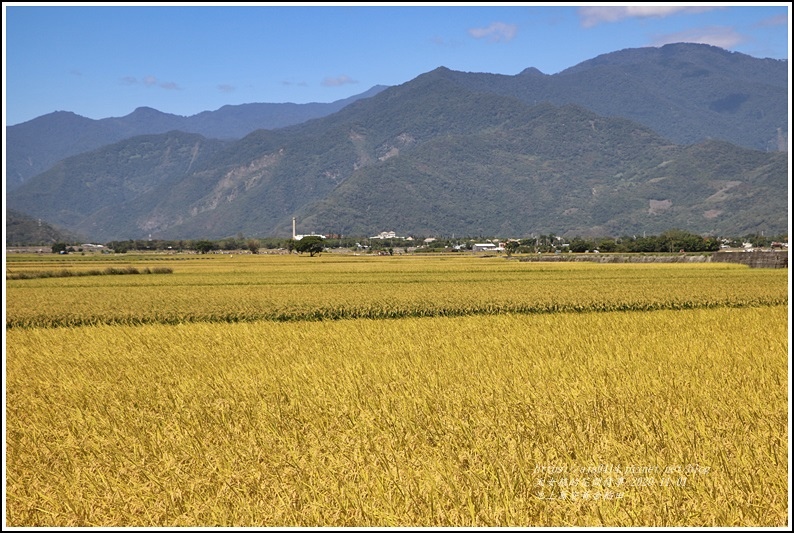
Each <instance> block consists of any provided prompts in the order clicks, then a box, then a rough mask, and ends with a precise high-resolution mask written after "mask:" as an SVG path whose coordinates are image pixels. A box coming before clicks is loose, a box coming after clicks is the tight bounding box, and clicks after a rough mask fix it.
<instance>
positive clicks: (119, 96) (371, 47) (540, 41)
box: [3, 2, 791, 125]
mask: <svg viewBox="0 0 794 533" xmlns="http://www.w3.org/2000/svg"><path fill="white" fill-rule="evenodd" d="M789 9H790V4H789V3H784V2H777V3H769V4H762V5H759V4H755V3H748V4H744V5H741V4H721V5H716V6H714V5H713V4H700V6H698V5H697V4H687V3H658V4H650V5H649V4H641V5H639V6H637V7H631V4H619V3H618V4H614V3H613V4H610V5H608V6H607V5H603V6H598V5H594V4H586V5H581V6H580V5H577V4H562V3H554V4H546V5H545V6H544V5H542V4H532V3H503V4H501V5H491V4H487V5H483V4H476V3H471V4H468V3H464V4H435V5H433V4H431V3H413V4H401V3H375V4H369V5H362V4H359V3H355V4H348V5H345V4H336V5H330V6H329V5H327V4H322V5H321V4H315V5H312V4H296V3H282V4H281V5H279V4H275V3H261V4H255V3H251V2H248V3H245V4H238V5H235V4H228V3H225V4H222V5H221V4H212V3H208V4H193V5H185V4H149V5H141V4H135V5H126V6H125V5H124V4H121V3H114V4H108V5H105V6H102V5H97V4H90V5H83V6H79V5H66V6H64V5H63V4H57V5H56V4H50V5H48V4H44V3H35V2H6V3H4V4H3V11H4V13H3V25H4V27H3V40H4V43H3V54H4V58H3V69H4V72H3V116H4V117H5V124H6V125H14V124H18V123H21V122H25V121H28V120H31V119H33V118H35V117H38V116H41V115H45V114H47V113H51V112H53V111H72V112H74V113H77V114H78V115H82V116H84V117H88V118H92V119H99V118H105V117H120V116H124V115H127V114H129V113H131V112H132V111H133V110H134V109H135V108H137V107H140V106H149V107H153V108H155V109H158V110H160V111H163V112H166V113H174V114H177V115H186V116H187V115H193V114H196V113H200V112H201V111H207V110H215V109H218V108H220V107H221V106H223V105H226V104H243V103H251V102H274V103H278V102H295V103H306V102H332V101H334V100H339V99H341V98H347V97H348V96H352V95H354V94H358V93H361V92H364V91H366V90H367V89H369V88H370V87H372V86H374V85H399V84H401V83H405V82H407V81H410V80H411V79H413V78H415V77H416V76H418V75H420V74H422V73H424V72H428V71H430V70H433V69H434V68H436V67H439V66H445V67H448V68H450V69H453V70H460V71H466V72H491V73H497V74H508V75H513V74H517V73H519V72H520V71H522V70H523V69H525V68H527V67H535V68H538V69H539V70H541V71H542V72H544V73H546V74H554V73H557V72H560V71H562V70H564V69H566V68H568V67H572V66H574V65H576V64H578V63H580V62H582V61H585V60H587V59H590V58H593V57H595V56H597V55H600V54H604V53H608V52H613V51H616V50H621V49H624V48H638V47H645V46H661V45H663V44H666V43H670V42H682V41H683V42H701V43H707V44H712V45H715V46H719V47H722V48H725V49H727V50H731V51H735V52H741V53H744V54H749V55H751V56H754V57H770V58H775V59H788V58H789V51H790V48H791V42H790V35H789V31H790V26H791V14H790V11H789Z"/></svg>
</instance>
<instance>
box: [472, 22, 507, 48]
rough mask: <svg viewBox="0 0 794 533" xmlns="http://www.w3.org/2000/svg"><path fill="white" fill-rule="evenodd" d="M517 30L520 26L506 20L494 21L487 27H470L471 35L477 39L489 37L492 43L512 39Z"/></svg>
mask: <svg viewBox="0 0 794 533" xmlns="http://www.w3.org/2000/svg"><path fill="white" fill-rule="evenodd" d="M517 32H518V26H516V25H515V24H506V23H504V22H492V23H491V24H489V25H488V26H486V27H485V28H469V35H471V36H472V37H474V38H475V39H488V40H489V41H491V42H492V43H499V42H507V41H510V40H512V39H513V37H515V36H516V33H517Z"/></svg>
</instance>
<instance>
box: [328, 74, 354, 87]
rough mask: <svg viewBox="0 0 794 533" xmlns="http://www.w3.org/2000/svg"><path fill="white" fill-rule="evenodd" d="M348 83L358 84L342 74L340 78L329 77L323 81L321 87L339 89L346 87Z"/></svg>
mask: <svg viewBox="0 0 794 533" xmlns="http://www.w3.org/2000/svg"><path fill="white" fill-rule="evenodd" d="M350 83H358V81H356V80H354V79H352V78H351V77H350V76H346V75H344V74H342V75H341V76H337V77H336V78H330V77H329V78H325V79H324V80H323V86H325V87H339V86H340V85H347V84H350Z"/></svg>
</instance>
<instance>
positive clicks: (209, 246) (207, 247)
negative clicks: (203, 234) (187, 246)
mask: <svg viewBox="0 0 794 533" xmlns="http://www.w3.org/2000/svg"><path fill="white" fill-rule="evenodd" d="M193 246H194V247H195V248H196V251H197V252H199V253H201V254H206V253H207V252H209V251H211V250H215V249H216V248H217V245H216V244H215V243H214V242H212V241H196V242H195V243H194V244H193Z"/></svg>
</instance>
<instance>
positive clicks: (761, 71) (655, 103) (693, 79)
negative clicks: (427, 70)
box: [442, 43, 789, 151]
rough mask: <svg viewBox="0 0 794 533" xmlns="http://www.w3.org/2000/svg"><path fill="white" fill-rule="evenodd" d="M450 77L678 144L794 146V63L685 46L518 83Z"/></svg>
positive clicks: (643, 51) (628, 53)
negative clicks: (629, 123)
mask: <svg viewBox="0 0 794 533" xmlns="http://www.w3.org/2000/svg"><path fill="white" fill-rule="evenodd" d="M442 71H443V72H444V75H445V76H447V77H449V79H452V80H454V81H455V82H457V83H458V84H460V85H462V86H464V87H467V88H469V89H471V90H474V91H485V92H493V93H497V94H502V95H505V96H512V97H515V98H518V99H520V100H521V101H523V102H526V103H529V104H537V103H541V102H550V103H553V104H557V105H562V104H577V105H579V106H582V107H584V108H587V109H590V110H591V111H594V112H595V113H598V114H599V115H604V116H609V117H621V118H627V119H629V120H633V121H635V122H638V123H640V124H643V125H645V126H648V127H649V128H651V129H652V130H654V131H655V132H656V133H658V134H659V135H661V136H663V137H666V138H668V139H670V140H671V141H674V142H676V143H678V144H692V143H696V142H701V141H704V140H709V139H716V140H723V141H728V142H730V143H733V144H736V145H739V146H743V147H746V148H752V149H755V150H766V151H785V150H787V146H788V105H789V102H788V79H789V64H788V61H786V60H777V59H758V58H755V57H752V56H748V55H745V54H741V53H738V52H728V51H726V50H723V49H722V48H717V47H715V46H708V45H704V44H683V43H679V44H668V45H665V46H662V47H661V48H635V49H628V50H621V51H618V52H612V53H609V54H604V55H601V56H598V57H596V58H594V59H590V60H588V61H584V62H582V63H580V64H578V65H576V66H574V67H571V68H569V69H567V70H564V71H562V72H560V73H558V74H554V75H551V76H548V75H545V74H542V73H541V72H540V71H538V70H537V69H533V68H529V69H526V70H524V71H523V72H521V73H520V74H518V75H516V76H501V75H495V74H475V73H464V72H453V71H450V70H446V69H442Z"/></svg>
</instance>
